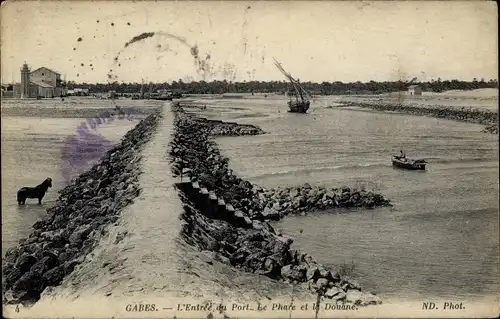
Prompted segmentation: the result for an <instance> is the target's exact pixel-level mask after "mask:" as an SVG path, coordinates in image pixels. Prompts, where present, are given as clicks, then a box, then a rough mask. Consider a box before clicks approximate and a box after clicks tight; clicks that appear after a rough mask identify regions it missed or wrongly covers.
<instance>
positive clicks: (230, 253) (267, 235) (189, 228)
mask: <svg viewBox="0 0 500 319" xmlns="http://www.w3.org/2000/svg"><path fill="white" fill-rule="evenodd" d="M179 197H180V198H181V200H182V202H183V203H184V205H183V206H184V212H183V214H182V215H181V218H182V219H183V220H184V222H185V223H184V225H183V227H182V231H181V236H182V238H183V239H184V240H185V241H186V242H187V243H189V244H190V245H193V246H195V247H197V248H198V249H200V250H202V251H206V252H209V253H210V254H211V255H212V258H213V260H216V261H219V262H222V263H225V264H227V265H230V266H233V267H236V268H239V269H242V270H245V271H248V272H252V273H255V274H260V275H265V276H268V277H270V278H272V279H275V280H281V281H285V282H287V283H290V284H294V285H300V286H301V287H302V288H304V289H308V290H309V291H311V292H312V293H314V294H317V295H318V297H324V298H328V299H331V300H332V301H334V302H337V303H338V304H353V305H356V306H367V305H374V304H380V303H382V301H381V300H380V298H379V297H377V296H376V295H374V294H372V293H370V292H365V291H363V290H362V288H361V287H360V285H359V284H358V283H357V282H356V281H354V280H352V279H351V278H349V277H346V276H341V275H340V274H339V272H338V270H335V269H333V268H328V267H324V266H322V265H320V264H318V263H317V262H316V261H315V260H314V259H313V258H312V257H311V256H308V255H307V254H305V253H301V252H299V251H298V250H295V249H292V248H291V247H290V246H291V244H292V243H293V240H292V239H290V238H286V237H283V236H280V235H278V234H276V232H275V230H274V229H273V227H272V226H271V225H269V223H268V222H260V221H257V220H254V221H252V222H251V225H250V226H249V227H248V226H241V224H240V225H237V224H235V223H234V222H232V223H231V222H227V221H223V220H220V219H213V218H209V217H207V216H206V215H204V214H203V213H202V211H201V210H199V209H197V208H196V207H195V206H196V204H195V203H194V202H193V201H191V200H189V199H188V198H187V196H186V195H185V194H184V193H183V192H182V191H180V192H179ZM200 208H202V207H200ZM235 214H237V213H235Z"/></svg>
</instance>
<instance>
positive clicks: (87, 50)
mask: <svg viewBox="0 0 500 319" xmlns="http://www.w3.org/2000/svg"><path fill="white" fill-rule="evenodd" d="M144 32H152V33H153V35H152V36H150V37H148V38H145V39H143V40H139V41H136V42H134V43H131V44H129V45H128V46H126V47H125V44H126V43H127V42H129V41H131V40H132V39H133V38H134V37H135V36H138V35H140V34H142V33H144ZM1 41H2V42H1V78H2V82H3V83H7V82H12V81H16V82H18V81H20V68H21V66H22V64H23V63H25V62H26V63H27V64H28V65H29V67H30V68H31V69H32V70H35V69H36V68H38V67H41V66H45V67H48V68H50V69H53V70H55V71H58V72H59V73H61V76H62V78H63V79H66V80H67V81H75V82H78V83H82V82H87V83H95V82H99V83H106V82H109V81H118V82H137V83H141V82H142V81H145V82H150V81H152V82H161V83H162V82H171V81H173V80H176V81H177V80H179V79H181V80H183V81H185V82H188V81H199V80H205V81H211V80H214V79H216V80H223V79H226V80H227V81H252V80H258V81H269V80H277V81H282V80H285V78H284V76H283V75H282V74H281V73H280V71H279V70H278V69H277V68H276V67H275V66H274V64H273V58H276V59H277V60H278V61H279V62H280V63H281V64H282V65H283V67H284V68H285V69H286V70H287V71H289V72H290V73H291V74H292V75H293V76H294V77H296V78H299V79H300V80H301V81H313V82H322V81H328V82H333V81H343V82H350V81H362V82H366V81H370V80H374V81H395V80H399V79H402V80H405V79H411V78H413V77H417V79H418V80H420V81H428V80H431V79H437V78H438V77H440V78H441V79H443V80H445V79H461V80H467V81H471V80H472V79H473V78H478V79H480V78H485V79H486V80H489V79H497V78H498V61H497V60H498V58H497V57H498V53H497V47H498V44H497V41H498V35H497V10H496V3H495V2H486V1H460V2H458V1H457V2H455V1H446V2H431V1H410V2H402V1H401V2H399V1H395V2H385V1H377V2H369V1H345V2H340V1H339V2H337V1H320V2H314V1H287V2H283V1H280V2H271V1H260V2H251V1H250V2H244V1H237V2H236V1H235V2H228V1H224V2H223V1H200V2H195V1H193V2H182V1H157V2H154V1H130V2H129V1H116V2H112V1H92V2H90V1H61V2H50V1H29V2H28V1H23V2H21V1H19V2H16V1H10V2H3V3H2V8H1Z"/></svg>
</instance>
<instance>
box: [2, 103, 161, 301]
mask: <svg viewBox="0 0 500 319" xmlns="http://www.w3.org/2000/svg"><path fill="white" fill-rule="evenodd" d="M160 116H161V115H160V114H159V112H156V113H154V114H151V115H149V116H148V117H147V118H146V119H144V120H142V121H140V122H139V123H138V124H137V125H136V126H135V127H134V128H133V129H131V130H130V131H128V132H127V133H126V134H125V136H124V137H123V138H122V140H121V142H120V143H119V144H116V145H115V146H114V147H113V148H112V149H111V150H109V151H108V152H107V153H106V154H105V155H104V156H103V157H102V158H101V159H100V160H99V162H98V163H97V164H95V165H93V166H92V168H90V169H89V170H87V171H86V172H85V173H83V174H81V175H80V176H79V177H78V178H76V179H75V180H73V181H72V183H71V184H69V185H67V186H66V187H65V188H63V189H62V190H61V191H59V194H60V195H59V198H58V199H57V200H56V203H55V204H54V205H53V206H52V207H50V208H47V209H46V210H47V214H46V215H45V216H44V217H43V218H42V219H41V220H39V221H37V222H36V223H35V224H34V225H33V226H32V227H33V228H34V230H33V231H32V232H31V234H30V235H29V236H28V238H24V239H21V240H20V241H19V244H18V245H17V246H16V247H12V248H11V249H9V250H7V251H6V252H5V257H4V258H3V261H2V271H3V277H2V278H3V279H2V288H3V303H4V304H5V303H7V304H12V303H13V304H16V303H21V304H26V305H31V304H33V303H36V302H37V301H38V300H39V299H40V295H41V293H42V292H43V291H44V290H45V288H47V287H51V286H52V287H53V286H58V285H59V284H60V283H61V282H62V280H63V279H64V278H65V277H66V276H67V275H69V274H70V273H71V272H73V270H74V269H75V267H78V265H79V264H80V263H81V262H82V261H83V260H84V259H85V257H86V255H87V254H89V253H90V252H91V251H92V250H93V248H94V247H95V245H96V243H97V242H98V241H99V239H100V238H101V237H102V236H103V235H104V234H106V233H107V228H108V226H109V225H112V224H113V223H116V222H117V221H118V219H119V216H120V213H121V210H122V209H123V208H124V207H126V206H127V205H129V204H130V203H132V202H133V200H134V198H135V197H137V196H138V195H139V194H140V192H141V188H140V185H139V184H138V176H139V174H141V166H140V161H141V155H140V152H141V150H142V148H143V146H144V145H145V144H146V143H147V142H148V141H149V139H150V138H151V136H152V134H153V133H154V131H155V129H156V126H157V124H158V122H159V117H160Z"/></svg>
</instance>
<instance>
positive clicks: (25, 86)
mask: <svg viewBox="0 0 500 319" xmlns="http://www.w3.org/2000/svg"><path fill="white" fill-rule="evenodd" d="M29 97H30V69H29V68H28V65H27V64H26V63H24V64H23V68H22V69H21V99H25V98H29Z"/></svg>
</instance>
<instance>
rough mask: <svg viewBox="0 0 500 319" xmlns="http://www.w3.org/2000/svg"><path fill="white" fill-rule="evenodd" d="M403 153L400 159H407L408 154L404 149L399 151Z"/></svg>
mask: <svg viewBox="0 0 500 319" xmlns="http://www.w3.org/2000/svg"><path fill="white" fill-rule="evenodd" d="M399 152H400V153H401V155H400V156H399V158H400V159H406V154H405V153H404V152H403V150H400V151H399Z"/></svg>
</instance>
